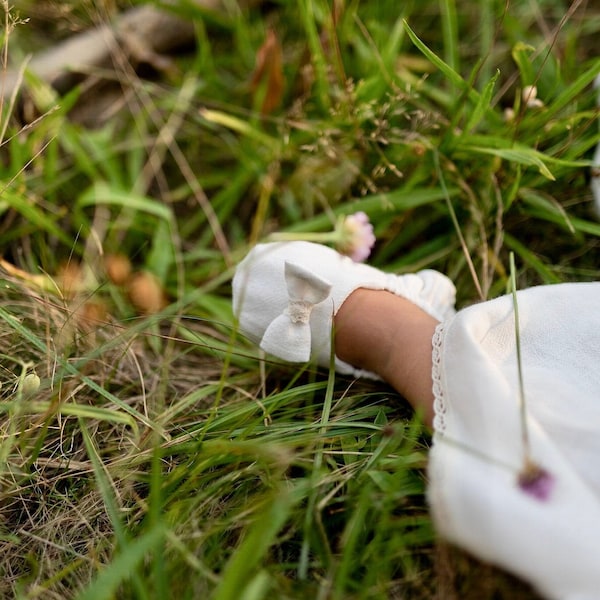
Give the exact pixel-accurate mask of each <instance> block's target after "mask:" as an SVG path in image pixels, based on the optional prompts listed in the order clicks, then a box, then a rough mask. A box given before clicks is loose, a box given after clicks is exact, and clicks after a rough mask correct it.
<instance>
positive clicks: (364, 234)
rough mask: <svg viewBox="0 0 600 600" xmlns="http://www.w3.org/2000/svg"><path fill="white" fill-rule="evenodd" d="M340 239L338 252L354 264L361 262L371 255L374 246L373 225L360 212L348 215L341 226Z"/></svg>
mask: <svg viewBox="0 0 600 600" xmlns="http://www.w3.org/2000/svg"><path fill="white" fill-rule="evenodd" d="M341 235H342V239H341V241H340V242H339V244H338V250H339V251H340V252H341V253H342V254H346V255H347V256H349V257H350V258H351V259H352V260H353V261H355V262H363V261H364V260H366V259H367V258H368V256H369V254H371V248H373V246H374V245H375V235H374V233H373V225H371V223H370V221H369V217H368V216H367V215H366V214H365V213H364V212H362V211H359V212H357V213H354V214H353V215H348V216H347V217H346V218H345V219H344V220H343V222H342V225H341Z"/></svg>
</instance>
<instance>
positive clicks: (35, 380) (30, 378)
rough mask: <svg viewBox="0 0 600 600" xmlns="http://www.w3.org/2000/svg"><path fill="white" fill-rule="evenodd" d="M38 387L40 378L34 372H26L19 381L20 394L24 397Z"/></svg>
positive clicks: (34, 391) (32, 393)
mask: <svg viewBox="0 0 600 600" xmlns="http://www.w3.org/2000/svg"><path fill="white" fill-rule="evenodd" d="M39 389H40V378H39V377H38V376H37V375H36V374H35V373H27V375H25V377H23V381H22V382H21V394H22V395H23V397H25V398H29V397H30V396H33V395H34V394H35V393H36V392H37V391H38V390H39Z"/></svg>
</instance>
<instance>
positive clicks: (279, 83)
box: [251, 29, 284, 115]
mask: <svg viewBox="0 0 600 600" xmlns="http://www.w3.org/2000/svg"><path fill="white" fill-rule="evenodd" d="M251 87H252V93H253V94H254V95H255V97H256V94H257V93H264V97H263V102H262V106H261V113H262V114H263V115H266V114H269V113H271V112H273V110H275V108H277V107H278V106H279V104H280V103H281V98H282V96H283V88H284V80H283V54H282V50H281V44H280V43H279V40H278V39H277V35H276V34H275V32H274V31H273V30H272V29H270V30H269V31H268V33H267V38H266V39H265V41H264V43H263V45H262V46H261V47H260V48H259V50H258V52H257V53H256V67H255V68H254V73H253V75H252V82H251Z"/></svg>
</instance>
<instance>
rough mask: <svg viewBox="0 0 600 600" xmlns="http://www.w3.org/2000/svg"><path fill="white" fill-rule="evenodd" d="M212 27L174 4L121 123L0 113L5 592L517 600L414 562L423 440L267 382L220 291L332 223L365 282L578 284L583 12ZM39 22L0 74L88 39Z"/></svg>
mask: <svg viewBox="0 0 600 600" xmlns="http://www.w3.org/2000/svg"><path fill="white" fill-rule="evenodd" d="M95 4H96V5H97V6H96V8H98V7H99V6H104V4H103V3H95ZM109 4H111V3H108V2H107V3H106V6H105V8H109ZM125 4H126V3H123V5H125ZM224 4H225V6H226V8H225V9H224V10H223V11H222V12H221V13H219V14H212V13H210V12H207V11H205V10H201V9H199V8H197V7H196V6H195V5H194V3H191V2H184V1H183V0H182V1H180V2H175V3H174V9H175V10H176V11H177V12H178V14H181V15H183V16H184V17H185V18H186V19H188V20H192V21H193V22H194V25H195V28H196V39H197V44H196V45H195V48H194V49H190V50H188V51H186V52H182V53H179V54H178V55H177V56H175V57H174V59H173V60H174V65H175V67H176V68H175V69H173V70H171V71H169V73H167V74H155V75H153V76H152V77H149V78H142V77H137V76H134V75H133V74H132V73H131V72H128V73H126V74H123V73H121V74H120V75H121V76H122V77H125V80H124V81H125V87H126V88H127V92H128V102H127V103H126V104H125V105H124V106H123V108H122V109H121V110H119V111H118V112H117V113H116V114H115V115H114V116H113V117H111V118H110V119H109V120H108V121H106V122H99V123H97V124H96V127H90V126H84V125H82V124H80V123H78V122H77V121H76V120H74V119H73V118H72V113H71V111H72V109H73V107H76V106H78V105H81V103H84V102H87V103H89V102H93V101H94V97H93V95H91V96H90V94H87V95H86V94H84V93H83V91H82V89H80V88H74V89H73V90H71V91H69V92H67V93H66V94H65V95H64V97H59V96H58V95H57V94H56V93H55V92H53V91H52V90H51V89H50V88H49V87H48V86H47V85H45V84H44V83H43V82H41V81H39V80H36V79H35V77H33V76H32V75H31V74H29V75H27V77H26V79H25V83H24V84H23V85H24V86H25V87H27V89H28V90H29V94H28V97H27V99H26V100H25V102H12V101H11V99H10V97H5V98H4V99H3V103H2V127H1V128H0V132H1V135H2V140H1V141H2V144H1V146H0V153H1V160H0V189H1V190H2V194H1V196H0V242H1V244H2V251H3V258H4V261H6V262H5V263H4V265H3V266H0V268H1V270H0V277H1V279H2V281H1V283H2V285H1V286H0V298H1V299H0V337H1V339H2V340H3V345H2V354H1V356H0V382H1V384H2V386H1V388H0V500H1V507H2V510H1V511H0V550H1V558H0V565H1V567H0V572H1V573H2V578H1V579H0V596H2V597H7V598H8V597H16V598H20V599H29V598H61V599H63V598H82V599H83V598H85V599H88V598H94V599H96V598H107V599H108V598H124V599H126V598H141V599H143V598H148V599H153V598H157V599H158V598H182V599H184V598H215V599H217V600H260V599H266V598H278V599H279V598H281V599H290V600H293V599H305V598H310V599H313V598H315V599H319V600H321V599H322V600H326V599H340V600H341V599H356V600H359V599H365V600H367V599H378V598H381V599H383V598H401V597H402V598H416V599H418V598H423V599H427V598H433V597H438V598H444V599H446V598H448V599H451V598H478V599H479V598H492V597H493V598H529V599H531V598H535V595H534V594H533V592H531V591H529V590H528V588H527V586H526V585H524V584H521V583H519V582H517V581H515V580H513V579H512V578H511V577H510V576H509V575H507V574H504V573H501V572H499V571H496V570H494V569H492V568H491V567H489V566H487V565H483V564H480V563H479V562H478V561H477V560H476V559H474V558H471V557H468V556H466V555H464V554H463V553H461V552H460V551H458V550H457V549H454V548H450V547H448V546H446V545H445V544H444V543H443V542H442V541H441V540H438V539H436V536H435V532H434V531H433V528H432V525H431V522H430V519H429V516H428V511H427V503H426V498H425V490H426V477H427V475H426V465H427V449H428V446H429V443H430V438H429V435H428V433H427V431H426V430H425V429H424V428H423V427H422V425H421V424H420V423H419V421H418V420H417V419H416V418H414V417H413V416H412V414H411V411H410V409H409V408H408V406H407V405H406V403H405V402H404V401H403V399H402V398H400V397H398V396H397V395H396V394H395V393H394V392H393V391H392V390H390V389H388V388H387V387H386V386H384V385H382V384H375V383H368V382H353V381H351V380H348V379H346V378H343V377H335V378H334V377H333V376H332V375H331V374H330V375H329V377H328V374H327V373H326V372H323V371H320V370H317V369H315V368H314V367H313V366H312V365H308V366H305V367H301V368H298V367H291V366H289V365H285V364H280V363H278V362H277V361H273V360H271V359H267V360H263V357H261V356H260V354H259V353H258V351H257V350H256V348H254V347H253V346H252V345H251V344H250V343H248V342H247V341H246V340H244V339H243V338H242V336H240V335H239V334H238V333H237V328H236V324H235V322H234V319H233V316H232V314H231V306H230V285H229V283H230V279H231V276H232V273H233V268H234V266H235V264H236V262H237V261H238V260H239V259H240V258H241V257H242V256H244V254H245V253H246V252H247V250H248V249H249V248H250V247H251V245H252V244H253V243H256V242H257V241H260V240H262V239H265V238H266V237H267V236H268V235H269V234H270V233H272V232H280V231H287V232H295V233H298V234H300V233H302V232H316V231H327V230H329V229H331V228H333V226H334V225H335V222H336V219H337V216H338V215H340V214H349V213H352V212H355V211H356V210H365V211H366V212H367V213H368V214H369V216H370V218H371V220H372V222H373V224H374V226H375V231H376V234H377V238H378V243H377V246H376V248H375V251H374V253H373V255H372V258H371V262H372V263H373V264H374V265H376V266H379V267H382V268H385V269H387V270H390V271H394V272H410V271H413V270H416V269H420V268H424V267H431V268H436V269H439V270H441V271H443V272H445V273H447V274H449V275H450V276H451V277H452V279H453V280H454V281H455V282H456V285H457V288H458V296H459V305H461V306H462V305H464V304H468V303H471V302H474V301H477V300H479V299H482V298H491V297H494V296H496V295H498V294H501V293H504V291H505V290H506V289H507V283H508V278H509V267H508V264H509V258H508V257H509V254H510V252H514V254H515V257H516V264H517V266H518V267H519V270H518V273H517V279H518V281H517V284H518V286H519V287H526V286H529V285H535V284H539V283H555V282H559V281H573V280H597V279H599V277H600V266H599V265H600V261H599V260H598V259H599V257H600V241H599V238H600V223H599V222H598V220H597V218H596V216H595V215H594V213H593V210H592V202H591V193H590V190H589V161H590V158H591V155H592V153H593V148H594V147H595V145H596V144H597V143H598V142H599V141H600V135H599V133H598V132H599V129H598V118H599V115H598V109H597V107H596V104H595V92H594V91H593V90H592V85H591V84H592V82H593V80H594V78H595V77H596V76H597V75H598V74H599V73H600V57H598V56H597V55H595V52H596V53H597V50H598V48H597V39H598V36H599V35H600V12H599V11H598V10H597V9H594V8H592V4H593V3H585V2H579V3H573V7H574V10H571V11H570V10H569V5H570V3H568V2H566V1H561V0H544V1H542V0H538V1H537V2H521V1H519V2H517V1H513V2H510V3H506V2H504V0H486V1H484V2H479V1H476V0H419V1H416V0H415V1H413V2H410V1H408V2H397V1H395V0H382V1H379V2H359V1H357V0H346V1H342V2H338V3H335V6H336V7H337V8H336V11H332V9H331V6H330V4H331V3H327V2H325V0H299V2H286V1H284V0H280V1H279V2H272V3H269V4H268V5H265V6H263V7H262V8H261V7H258V6H255V7H253V8H240V7H239V6H238V5H237V4H236V3H232V2H226V3H224ZM35 5H36V7H37V8H36V9H35V10H33V8H32V6H33V4H32V2H26V1H25V0H23V1H22V2H17V3H16V7H15V9H13V12H12V13H11V14H12V17H11V18H12V19H13V20H14V19H16V16H17V12H16V11H17V10H19V11H20V17H21V19H25V18H27V17H31V20H30V21H29V22H28V23H25V24H24V23H15V24H14V27H12V26H11V27H8V29H7V28H6V27H5V28H4V30H3V31H4V37H3V40H4V42H5V43H6V44H7V49H8V60H9V63H10V62H11V60H12V61H13V63H14V64H13V65H12V66H13V67H14V68H19V66H20V64H21V57H23V56H24V55H26V54H27V52H28V51H29V50H30V49H31V48H37V47H40V48H42V47H44V46H47V45H50V44H51V43H52V42H51V41H50V40H52V39H54V38H55V37H57V36H58V37H64V36H65V35H67V33H68V31H69V29H72V28H78V27H86V26H89V24H90V23H92V22H94V19H95V17H96V16H97V15H96V12H95V11H94V10H92V3H89V2H84V1H81V2H79V1H77V0H69V2H64V3H62V5H63V12H61V13H60V14H59V13H57V12H56V6H55V5H54V3H50V2H48V3H46V2H38V3H36V4H35ZM3 6H4V5H3ZM7 18H8V17H7ZM11 18H8V20H7V21H5V24H8V25H10V23H11ZM270 29H273V30H274V31H275V32H276V34H277V38H278V40H279V42H280V44H281V48H282V56H281V59H282V62H281V64H282V73H281V75H282V76H283V82H284V85H283V89H282V91H281V97H280V98H275V99H276V100H278V101H279V102H278V104H277V103H276V104H277V107H276V108H274V109H273V110H269V111H267V112H266V113H265V112H264V111H263V112H261V107H263V106H264V105H263V101H264V98H265V95H268V94H272V95H276V91H274V88H272V87H270V86H269V81H268V80H266V79H265V77H266V75H264V74H263V78H262V80H261V81H258V83H257V84H256V86H254V87H253V85H252V83H251V82H252V76H253V71H254V69H255V65H256V61H257V55H259V53H260V48H261V45H262V44H263V42H264V41H265V38H266V36H267V32H268V31H269V30H270ZM7 34H9V35H7ZM527 85H536V86H537V88H538V98H540V99H541V100H542V101H543V106H541V107H527V106H525V104H524V102H523V99H522V97H521V90H522V88H523V87H524V86H527ZM508 109H510V110H508ZM510 111H512V112H511V114H510V115H509V112H510ZM99 118H100V117H99ZM116 253H119V254H123V255H125V256H126V257H127V258H128V260H129V261H130V264H131V270H132V274H131V275H129V277H128V278H125V280H124V281H119V280H117V279H115V278H114V277H113V278H111V277H110V276H109V274H110V272H109V267H108V265H107V260H109V259H107V258H106V257H108V256H110V255H114V254H116ZM11 265H12V266H15V267H16V268H17V269H16V270H15V269H14V268H11ZM138 273H150V274H152V277H153V279H151V280H148V279H145V280H144V281H143V282H142V283H143V285H144V286H145V287H142V288H141V290H142V291H141V292H139V290H138V292H139V293H138V294H137V296H136V293H134V290H133V284H132V280H133V275H134V274H138ZM140 294H141V300H140V298H139V296H140ZM153 294H154V296H156V295H158V296H157V297H158V302H161V301H162V299H163V298H164V302H162V303H160V304H159V306H158V309H157V310H148V299H149V298H150V299H151V298H152V297H153ZM140 302H141V304H140ZM144 303H145V304H144ZM33 372H35V373H36V374H37V375H38V376H39V377H40V380H41V383H40V387H39V389H37V390H35V389H34V390H32V389H31V386H30V383H27V384H25V377H26V376H27V375H28V374H30V373H33ZM28 381H29V382H30V380H28Z"/></svg>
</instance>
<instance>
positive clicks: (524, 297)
mask: <svg viewBox="0 0 600 600" xmlns="http://www.w3.org/2000/svg"><path fill="white" fill-rule="evenodd" d="M517 297H518V311H519V324H520V327H519V331H520V339H521V355H522V360H521V364H522V369H523V381H524V394H525V399H526V406H527V424H528V427H527V429H528V435H529V446H530V456H531V459H532V460H533V461H534V462H535V464H536V465H537V466H539V467H540V468H542V469H544V470H545V471H546V472H547V474H548V475H549V478H548V479H551V483H553V485H552V486H550V487H551V489H549V494H548V497H546V498H543V497H538V496H536V495H535V494H532V493H528V492H527V490H524V489H523V488H522V487H520V486H519V485H518V483H517V482H518V477H519V473H520V472H521V471H522V469H523V466H524V459H525V448H524V444H523V436H522V419H521V416H520V414H521V413H520V406H521V405H520V400H519V398H520V395H519V390H520V388H519V383H518V382H519V379H518V362H517V356H516V336H515V322H514V311H513V302H512V297H511V296H510V295H509V296H504V297H501V298H498V299H495V300H492V301H489V302H484V303H481V304H478V305H474V306H471V307H469V308H466V309H463V310H461V311H459V312H458V313H457V314H456V315H455V316H454V317H452V318H451V319H449V320H447V321H444V322H442V323H441V324H440V325H439V326H438V329H437V331H436V335H435V337H434V341H433V346H434V347H433V358H434V367H433V381H434V392H435V398H436V400H435V411H436V417H435V421H434V429H435V433H434V444H433V449H432V451H431V455H430V465H429V478H430V483H429V502H430V505H431V510H432V514H433V518H434V522H435V524H436V527H437V530H438V531H439V532H440V534H441V535H442V536H443V537H445V538H446V539H448V540H450V541H451V542H454V543H456V544H457V545H459V546H461V547H463V548H465V549H467V550H469V551H470V552H472V553H473V554H474V555H476V556H477V557H479V558H481V559H483V560H484V561H488V562H491V563H493V564H496V565H499V566H501V567H504V568H505V569H507V570H509V571H511V572H513V573H515V574H517V575H520V576H521V577H522V578H523V579H525V580H527V581H529V582H530V583H532V584H533V585H534V587H535V588H536V589H537V590H538V591H539V592H540V593H541V594H543V595H544V596H545V597H547V598H551V599H561V600H563V599H564V600H592V599H600V283H576V284H575V283H573V284H559V285H551V286H540V287H535V288H531V289H528V290H523V291H520V292H518V294H517ZM546 491H548V490H546ZM543 495H544V494H542V496H543Z"/></svg>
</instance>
